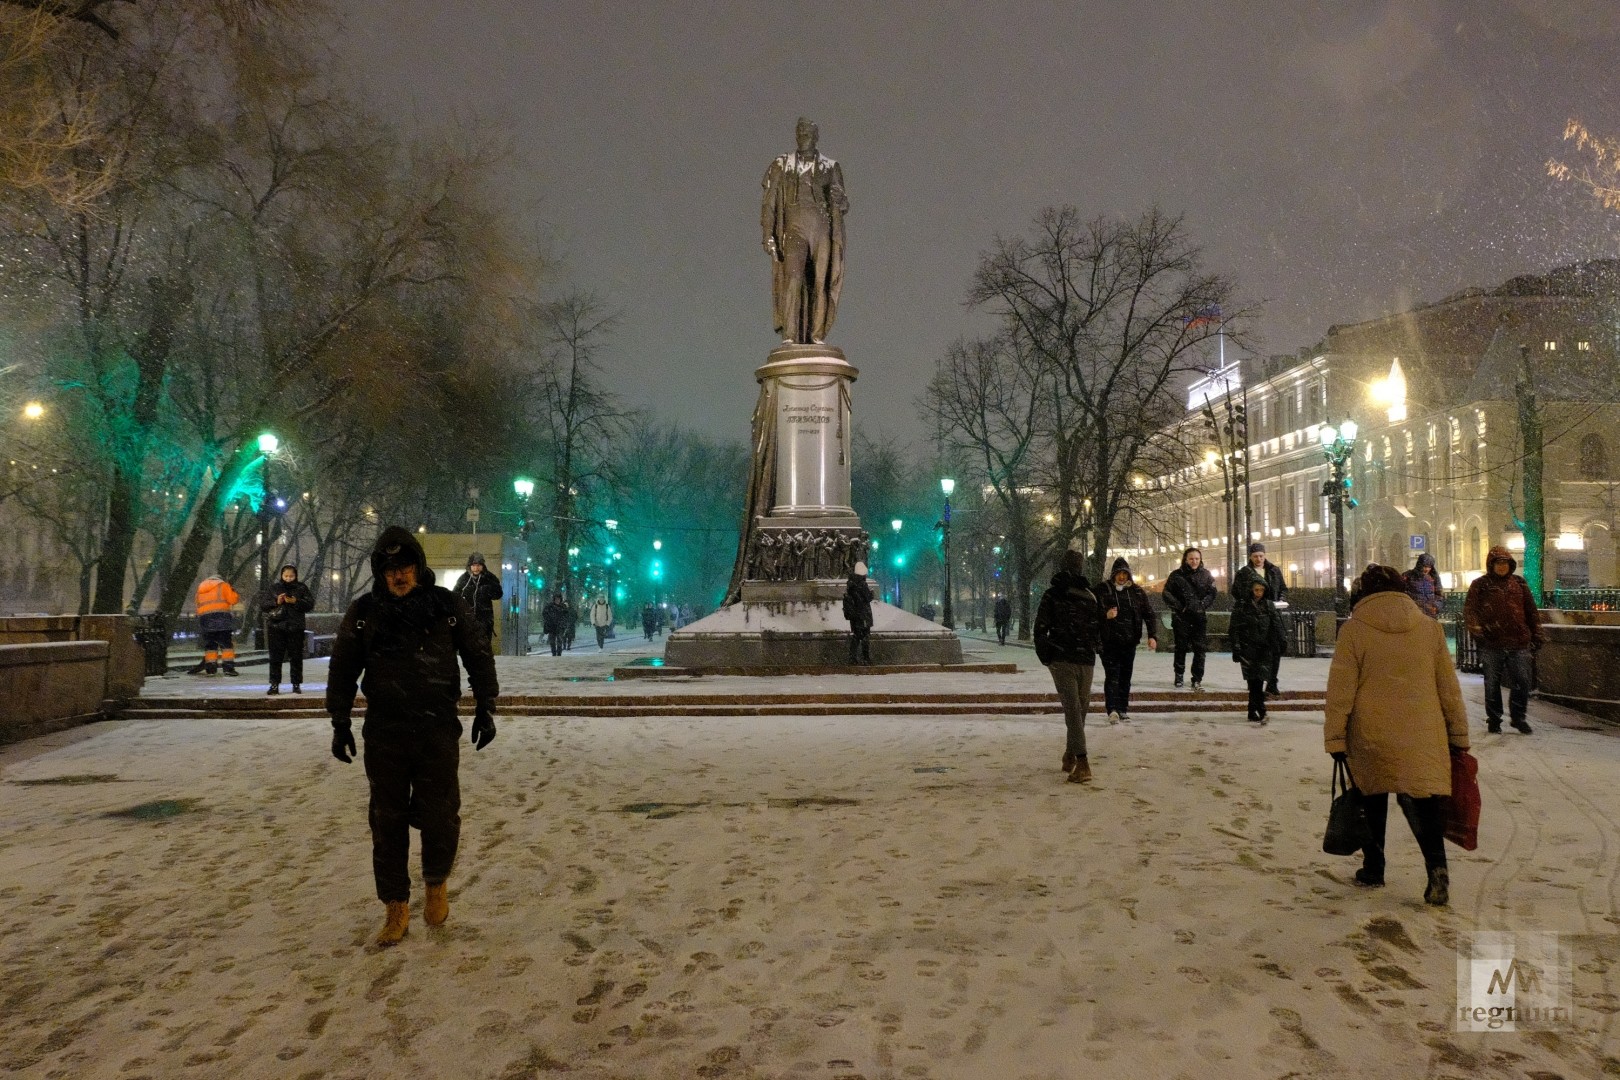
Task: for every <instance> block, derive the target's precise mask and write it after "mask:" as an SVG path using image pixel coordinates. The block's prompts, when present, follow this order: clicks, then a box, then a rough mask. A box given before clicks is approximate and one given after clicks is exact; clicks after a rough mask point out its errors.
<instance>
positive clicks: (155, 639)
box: [132, 612, 169, 675]
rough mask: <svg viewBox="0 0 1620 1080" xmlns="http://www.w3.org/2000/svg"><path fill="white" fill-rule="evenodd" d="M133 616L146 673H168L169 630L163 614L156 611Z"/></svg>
mask: <svg viewBox="0 0 1620 1080" xmlns="http://www.w3.org/2000/svg"><path fill="white" fill-rule="evenodd" d="M132 618H133V619H134V621H135V642H136V644H138V645H140V647H141V655H142V657H143V658H144V659H145V662H146V668H145V670H146V674H148V675H164V674H167V673H168V670H169V631H168V628H167V627H165V626H164V624H163V616H162V615H160V614H157V613H156V612H154V613H153V614H151V615H135V616H132Z"/></svg>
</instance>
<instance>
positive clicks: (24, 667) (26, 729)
mask: <svg viewBox="0 0 1620 1080" xmlns="http://www.w3.org/2000/svg"><path fill="white" fill-rule="evenodd" d="M107 657H108V646H107V643H106V642H105V641H42V642H29V643H25V644H18V645H0V743H9V742H17V741H18V740H20V739H27V738H32V737H33V736H35V735H43V734H45V733H46V732H50V731H56V730H58V729H61V728H65V727H72V726H73V725H75V724H82V723H86V722H88V721H90V720H98V719H101V717H102V716H103V715H104V706H103V701H104V698H103V695H102V691H103V688H104V687H105V685H106V681H107Z"/></svg>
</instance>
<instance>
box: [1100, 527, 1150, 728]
mask: <svg viewBox="0 0 1620 1080" xmlns="http://www.w3.org/2000/svg"><path fill="white" fill-rule="evenodd" d="M1093 591H1094V592H1095V593H1096V596H1097V606H1098V607H1099V608H1101V609H1102V617H1103V622H1102V649H1101V652H1102V664H1103V701H1104V702H1105V703H1106V704H1107V707H1108V719H1109V720H1110V721H1119V720H1129V719H1130V718H1131V674H1132V672H1134V671H1135V670H1136V647H1137V646H1138V645H1140V644H1141V642H1142V634H1143V632H1144V631H1145V632H1146V633H1147V642H1148V648H1149V649H1150V650H1153V651H1157V650H1158V648H1159V632H1158V630H1157V629H1156V628H1155V626H1154V622H1153V608H1152V606H1151V605H1150V604H1149V603H1148V598H1147V593H1146V592H1144V591H1143V589H1142V586H1140V585H1138V584H1137V583H1136V579H1135V578H1134V577H1133V576H1132V575H1131V564H1130V563H1128V562H1126V561H1125V560H1124V559H1122V558H1121V559H1115V560H1114V565H1113V568H1112V569H1111V570H1110V571H1109V575H1108V580H1107V581H1105V582H1103V583H1101V584H1100V585H1098V586H1097V587H1096V588H1095V589H1094V590H1093Z"/></svg>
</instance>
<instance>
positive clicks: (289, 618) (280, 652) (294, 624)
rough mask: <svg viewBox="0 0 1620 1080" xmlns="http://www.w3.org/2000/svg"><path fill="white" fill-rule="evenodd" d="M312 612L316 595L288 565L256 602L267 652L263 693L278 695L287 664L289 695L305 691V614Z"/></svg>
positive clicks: (290, 564)
mask: <svg viewBox="0 0 1620 1080" xmlns="http://www.w3.org/2000/svg"><path fill="white" fill-rule="evenodd" d="M313 610H315V596H314V594H313V593H311V592H310V591H309V586H308V585H305V584H304V583H303V582H302V581H299V580H298V567H296V566H294V565H293V564H292V563H288V564H287V565H286V566H283V567H282V568H281V573H280V574H278V575H277V577H276V580H275V581H274V582H273V583H272V584H271V585H270V587H269V588H268V589H266V590H265V595H264V596H262V597H260V599H259V612H260V614H261V615H262V616H263V618H264V642H265V646H266V647H267V648H268V649H269V650H270V686H269V688H268V689H267V690H265V693H266V694H279V693H281V665H282V663H283V661H285V662H286V664H287V674H288V676H289V677H291V679H292V692H293V693H295V694H302V693H303V692H304V687H303V682H304V615H305V614H306V613H308V612H310V611H313Z"/></svg>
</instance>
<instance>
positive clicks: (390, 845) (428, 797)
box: [361, 719, 461, 904]
mask: <svg viewBox="0 0 1620 1080" xmlns="http://www.w3.org/2000/svg"><path fill="white" fill-rule="evenodd" d="M361 735H362V736H363V738H364V739H365V752H364V755H363V756H364V759H365V764H366V779H367V780H368V781H369V782H370V784H371V871H372V874H373V875H374V876H375V877H376V879H377V899H379V900H381V901H382V902H383V903H385V904H387V903H393V902H395V901H404V900H409V899H410V898H411V872H410V861H409V860H410V854H411V826H412V825H413V824H414V825H416V826H417V828H419V829H421V830H422V880H423V881H424V882H426V883H427V884H429V885H437V884H440V883H441V882H443V881H445V880H446V879H447V878H449V876H450V868H451V866H453V865H454V864H455V861H456V846H457V844H458V843H459V842H460V839H461V780H460V777H459V776H458V775H457V769H458V768H459V766H460V764H461V724H460V723H459V722H454V721H452V722H440V723H438V724H436V725H435V726H434V727H433V728H432V729H430V730H429V729H422V728H415V727H411V728H401V727H397V726H394V725H382V724H377V723H375V722H373V721H371V720H370V719H367V721H366V723H365V725H364V727H362V728H361Z"/></svg>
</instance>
